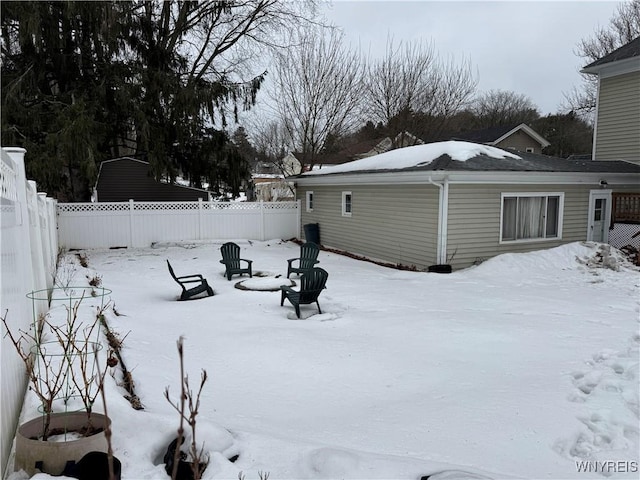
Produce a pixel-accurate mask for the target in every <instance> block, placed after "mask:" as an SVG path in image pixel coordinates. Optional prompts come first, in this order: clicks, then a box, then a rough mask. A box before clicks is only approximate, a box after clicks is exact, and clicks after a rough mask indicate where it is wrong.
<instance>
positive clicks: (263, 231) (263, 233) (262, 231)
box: [260, 200, 265, 242]
mask: <svg viewBox="0 0 640 480" xmlns="http://www.w3.org/2000/svg"><path fill="white" fill-rule="evenodd" d="M264 237H265V227H264V201H263V200H260V240H261V241H263V242H264V241H265V238H264Z"/></svg>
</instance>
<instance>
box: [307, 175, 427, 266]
mask: <svg viewBox="0 0 640 480" xmlns="http://www.w3.org/2000/svg"><path fill="white" fill-rule="evenodd" d="M307 191H312V192H313V212H307V211H306V208H305V206H304V205H303V206H302V212H301V222H300V223H301V226H304V225H306V224H308V223H318V224H319V229H320V243H322V245H324V246H325V247H332V248H336V249H340V250H345V251H348V252H351V253H354V254H358V255H363V256H365V257H368V258H370V259H372V260H381V261H385V262H389V263H397V264H401V265H404V266H409V267H416V268H418V269H425V268H426V267H427V266H429V265H432V264H434V263H436V241H437V234H438V196H439V192H438V188H437V187H435V186H431V185H403V186H393V185H379V186H378V185H358V186H355V185H349V186H304V187H302V186H301V187H299V188H298V198H305V197H306V192H307ZM344 191H349V192H351V195H352V215H351V216H350V217H343V216H342V192H344ZM302 237H303V232H301V238H302Z"/></svg>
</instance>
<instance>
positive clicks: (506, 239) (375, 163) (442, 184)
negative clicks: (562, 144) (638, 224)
mask: <svg viewBox="0 0 640 480" xmlns="http://www.w3.org/2000/svg"><path fill="white" fill-rule="evenodd" d="M639 178H640V165H635V164H632V163H629V162H624V161H593V160H586V161H580V160H570V159H562V158H555V157H548V156H545V155H540V154H535V153H528V152H515V151H513V150H510V151H507V150H503V149H499V148H496V147H491V146H488V145H481V144H477V143H470V142H459V141H448V142H437V143H431V144H426V145H416V146H411V147H405V148H400V149H397V150H392V151H390V152H386V153H383V154H380V155H376V156H373V157H369V158H364V159H361V160H356V161H353V162H348V163H345V164H342V165H337V166H335V167H330V168H323V169H321V170H315V171H311V172H306V173H303V174H301V175H298V176H296V177H293V178H292V180H294V181H295V182H296V184H297V189H298V190H297V191H298V197H299V198H300V199H301V200H302V213H301V225H307V224H315V223H317V224H318V227H319V240H320V243H321V244H323V245H324V246H326V247H333V248H337V249H340V250H344V251H347V252H351V253H354V254H358V255H362V256H365V257H368V258H371V259H374V260H381V261H385V262H390V263H394V264H401V265H405V266H408V267H415V268H417V269H421V270H422V269H426V268H428V267H429V266H431V265H435V264H450V265H451V266H452V267H453V268H454V269H460V268H466V267H469V266H471V265H473V264H474V263H477V262H480V261H482V260H484V259H487V258H490V257H493V256H495V255H498V254H501V253H507V252H527V251H532V250H538V249H541V248H549V247H555V246H558V245H561V244H564V243H569V242H574V241H581V240H594V241H605V242H606V241H607V235H608V231H609V221H610V208H604V209H603V205H602V203H598V202H595V199H597V198H599V197H600V196H601V195H602V194H605V195H611V192H612V191H617V192H632V191H635V190H637V182H638V179H639ZM301 234H302V232H301ZM301 236H302V235H301Z"/></svg>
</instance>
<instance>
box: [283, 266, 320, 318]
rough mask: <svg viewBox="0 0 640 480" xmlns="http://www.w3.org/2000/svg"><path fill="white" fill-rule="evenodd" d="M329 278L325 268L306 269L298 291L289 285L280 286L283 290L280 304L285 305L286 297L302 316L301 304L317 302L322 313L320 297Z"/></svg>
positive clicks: (297, 313) (298, 314)
mask: <svg viewBox="0 0 640 480" xmlns="http://www.w3.org/2000/svg"><path fill="white" fill-rule="evenodd" d="M327 278H329V273H327V271H326V270H324V269H323V268H320V267H314V268H311V269H309V270H306V271H305V272H304V273H303V274H302V277H301V278H300V290H298V291H296V290H294V289H293V288H291V287H290V286H288V285H282V286H281V287H280V290H281V292H282V293H281V296H280V306H283V305H284V301H285V299H286V300H289V302H291V305H293V308H295V310H296V315H297V316H298V318H300V305H309V304H312V303H315V304H316V305H317V306H318V313H322V310H320V303H319V302H318V297H319V296H320V293H322V290H324V288H325V285H326V283H327Z"/></svg>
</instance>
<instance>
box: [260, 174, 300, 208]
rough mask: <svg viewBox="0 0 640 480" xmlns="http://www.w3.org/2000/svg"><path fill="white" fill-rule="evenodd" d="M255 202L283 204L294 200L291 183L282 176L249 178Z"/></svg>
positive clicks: (262, 175)
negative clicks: (251, 182)
mask: <svg viewBox="0 0 640 480" xmlns="http://www.w3.org/2000/svg"><path fill="white" fill-rule="evenodd" d="M251 180H252V181H253V190H254V194H255V200H257V201H264V202H284V201H293V200H295V188H294V186H293V182H290V181H287V180H285V179H284V176H283V175H275V174H254V175H253V176H252V177H251Z"/></svg>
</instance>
